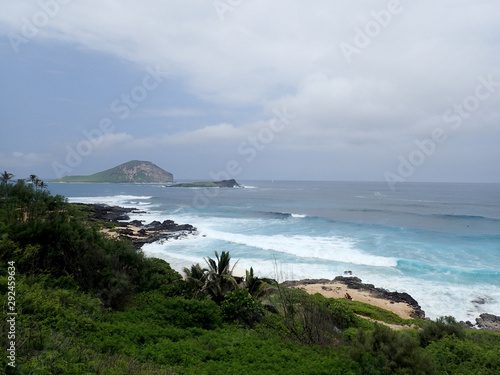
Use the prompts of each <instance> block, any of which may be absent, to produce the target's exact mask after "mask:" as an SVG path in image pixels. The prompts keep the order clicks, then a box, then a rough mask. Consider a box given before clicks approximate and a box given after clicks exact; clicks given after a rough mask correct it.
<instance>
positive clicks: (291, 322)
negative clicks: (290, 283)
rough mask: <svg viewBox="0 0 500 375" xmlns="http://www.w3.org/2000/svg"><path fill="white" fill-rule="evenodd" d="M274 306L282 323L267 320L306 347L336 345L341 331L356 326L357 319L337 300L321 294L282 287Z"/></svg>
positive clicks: (279, 330)
mask: <svg viewBox="0 0 500 375" xmlns="http://www.w3.org/2000/svg"><path fill="white" fill-rule="evenodd" d="M274 303H275V305H276V309H277V310H278V311H279V313H280V315H281V319H282V323H279V324H278V322H277V320H276V319H275V318H271V319H270V320H268V324H270V325H271V326H272V327H274V328H275V329H276V330H277V331H278V332H280V334H281V335H283V336H286V337H289V338H293V339H295V340H298V341H300V342H302V343H304V344H317V345H331V344H337V343H338V342H339V339H340V337H341V334H342V330H343V329H346V328H349V327H351V326H353V325H355V323H356V316H355V315H354V313H353V312H352V311H351V310H350V309H349V308H348V307H346V306H344V305H343V304H341V303H340V302H338V301H337V300H335V299H333V298H330V299H327V298H325V297H323V296H322V295H321V294H315V295H312V296H311V295H309V294H307V293H306V292H304V291H302V290H298V289H292V288H285V287H279V288H278V293H277V294H276V296H275V300H274Z"/></svg>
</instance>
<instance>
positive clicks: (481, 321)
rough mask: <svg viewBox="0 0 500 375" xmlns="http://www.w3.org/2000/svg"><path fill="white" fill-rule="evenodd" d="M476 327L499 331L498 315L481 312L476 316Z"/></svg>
mask: <svg viewBox="0 0 500 375" xmlns="http://www.w3.org/2000/svg"><path fill="white" fill-rule="evenodd" d="M476 323H477V326H478V328H480V329H484V330H487V331H492V332H500V316H496V315H493V314H481V315H479V318H476Z"/></svg>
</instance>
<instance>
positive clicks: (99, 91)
mask: <svg viewBox="0 0 500 375" xmlns="http://www.w3.org/2000/svg"><path fill="white" fill-rule="evenodd" d="M499 25H500V2H499V1H498V0H479V1H464V0H442V1H437V2H436V1H429V0H423V1H418V2H417V1H409V0H401V1H398V0H390V1H378V0H372V1H363V2H361V1H333V0H332V1H329V0H311V1H303V0H273V1H269V0H268V1H264V0H252V1H250V0H206V1H200V0H182V1H180V0H177V1H174V0H161V1H160V0H147V1H138V0H134V1H133V0H99V1H97V0H86V1H82V0H39V1H34V0H33V1H27V0H4V1H2V2H1V3H0V32H1V35H2V36H1V38H0V82H1V85H0V126H1V128H0V130H1V137H0V170H1V171H2V172H3V171H4V170H6V171H8V172H11V173H13V174H14V175H15V176H16V178H24V177H27V176H29V175H30V174H37V175H38V176H41V177H42V178H45V179H53V178H56V177H61V176H64V175H86V174H92V173H95V172H99V171H102V170H105V169H108V168H111V167H114V166H116V165H118V164H121V163H124V162H127V161H129V160H135V159H137V160H148V161H152V162H153V163H155V164H157V165H158V166H160V167H161V168H163V169H165V170H167V171H169V172H171V173H173V174H174V178H175V179H176V180H178V181H179V180H183V179H202V180H210V179H226V178H227V177H231V178H235V179H236V180H270V179H274V180H336V181H337V180H340V181H341V180H345V181H385V182H387V186H388V187H389V188H391V189H396V188H397V187H398V186H401V185H402V184H404V183H406V182H421V181H423V182H425V181H430V182H494V183H498V182H500V173H499V172H500V167H499V165H500V163H499V162H500V147H499V145H500V105H499V103H500V27H499Z"/></svg>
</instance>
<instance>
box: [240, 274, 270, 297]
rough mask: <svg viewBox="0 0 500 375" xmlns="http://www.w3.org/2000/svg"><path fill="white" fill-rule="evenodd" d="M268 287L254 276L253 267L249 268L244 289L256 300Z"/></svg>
mask: <svg viewBox="0 0 500 375" xmlns="http://www.w3.org/2000/svg"><path fill="white" fill-rule="evenodd" d="M269 287H270V286H269V284H268V283H267V282H265V281H264V280H262V279H259V278H258V277H256V276H254V274H253V267H250V271H248V270H247V271H246V280H245V288H246V289H247V290H248V293H250V295H251V296H252V297H254V298H258V297H259V296H261V295H262V294H264V293H265V292H266V290H268V289H269Z"/></svg>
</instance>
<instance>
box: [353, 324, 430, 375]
mask: <svg viewBox="0 0 500 375" xmlns="http://www.w3.org/2000/svg"><path fill="white" fill-rule="evenodd" d="M350 337H351V338H352V339H353V341H352V342H351V357H352V359H353V360H355V361H356V362H358V363H360V364H361V366H362V367H363V370H364V372H365V373H370V374H372V373H373V374H433V373H435V368H434V364H433V362H432V360H431V358H430V356H429V355H428V354H427V353H425V352H424V351H423V350H422V348H420V347H419V343H418V340H417V339H416V338H415V337H414V336H413V335H412V334H411V333H409V332H406V331H401V332H397V331H393V330H391V329H390V328H388V327H385V326H383V325H380V324H375V329H374V330H373V331H365V330H359V334H358V335H353V334H352V333H350Z"/></svg>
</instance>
